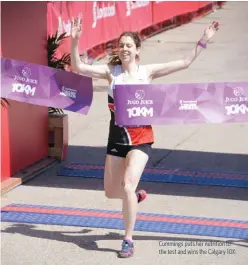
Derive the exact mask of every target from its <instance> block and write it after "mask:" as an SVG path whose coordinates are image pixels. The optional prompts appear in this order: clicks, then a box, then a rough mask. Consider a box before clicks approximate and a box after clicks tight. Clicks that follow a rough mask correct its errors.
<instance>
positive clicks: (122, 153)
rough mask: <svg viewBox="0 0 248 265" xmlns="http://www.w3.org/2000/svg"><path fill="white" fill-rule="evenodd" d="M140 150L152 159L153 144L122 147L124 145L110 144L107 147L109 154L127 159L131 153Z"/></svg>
mask: <svg viewBox="0 0 248 265" xmlns="http://www.w3.org/2000/svg"><path fill="white" fill-rule="evenodd" d="M132 150H140V151H142V152H144V153H145V154H147V155H148V157H150V155H151V152H152V143H145V144H139V145H122V144H113V143H108V145H107V154H108V155H113V156H119V157H124V158H125V157H126V156H127V154H128V152H129V151H132Z"/></svg>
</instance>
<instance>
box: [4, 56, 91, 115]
mask: <svg viewBox="0 0 248 265" xmlns="http://www.w3.org/2000/svg"><path fill="white" fill-rule="evenodd" d="M1 97H2V98H6V99H12V100H16V101H20V102H26V103H30V104H35V105H40V106H47V107H54V108H61V109H64V110H69V111H73V112H79V113H81V114H84V115H86V114H87V113H88V111H89V108H90V106H91V103H92V98H93V86H92V79H91V78H89V77H85V76H82V75H77V74H74V73H71V72H66V71H64V70H60V69H55V68H51V67H47V66H42V65H38V64H31V63H26V62H22V61H17V60H11V59H7V58H1Z"/></svg>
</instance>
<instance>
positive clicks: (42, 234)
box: [1, 224, 248, 253]
mask: <svg viewBox="0 0 248 265" xmlns="http://www.w3.org/2000/svg"><path fill="white" fill-rule="evenodd" d="M1 232H2V233H8V234H20V235H25V236H29V237H34V238H43V239H48V240H55V241H60V242H66V243H72V244H75V245H77V246H78V247H80V248H83V249H85V250H91V251H104V252H116V253H117V251H118V250H115V249H111V248H100V247H98V245H97V241H101V240H122V235H121V234H119V233H116V232H108V233H107V234H105V235H89V234H88V233H90V232H94V230H91V229H82V230H80V231H55V230H53V231H48V230H41V229H39V228H38V227H37V226H35V225H30V224H13V225H11V226H10V227H7V228H6V229H4V230H1ZM87 234H88V235H87ZM133 239H134V241H141V240H143V241H147V240H152V241H176V243H177V244H180V242H182V244H185V243H184V242H189V245H190V242H192V243H193V242H195V243H201V242H202V243H203V244H205V242H208V243H210V244H211V243H212V244H213V245H214V244H215V243H219V244H223V246H225V247H226V245H227V243H228V245H229V246H230V244H231V245H237V246H242V247H248V240H236V239H234V240H232V239H230V240H212V239H204V238H203V239H199V238H192V237H191V238H187V237H170V236H153V235H134V236H133ZM225 244H226V245H225ZM158 247H159V242H158Z"/></svg>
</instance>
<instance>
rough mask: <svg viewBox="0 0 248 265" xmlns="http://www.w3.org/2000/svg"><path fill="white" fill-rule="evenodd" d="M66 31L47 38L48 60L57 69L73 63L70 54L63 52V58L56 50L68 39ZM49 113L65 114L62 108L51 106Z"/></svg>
mask: <svg viewBox="0 0 248 265" xmlns="http://www.w3.org/2000/svg"><path fill="white" fill-rule="evenodd" d="M66 38H67V37H66V33H62V34H61V35H59V36H58V32H56V33H55V35H51V36H49V37H48V39H47V61H48V66H49V67H52V68H56V69H61V70H65V68H66V66H69V65H70V64H71V62H70V54H63V56H62V57H61V58H57V57H56V51H57V49H58V48H59V46H60V44H61V42H62V41H64V40H65V39H66ZM48 113H50V114H52V113H57V114H63V113H64V112H63V110H62V109H58V108H53V107H49V108H48Z"/></svg>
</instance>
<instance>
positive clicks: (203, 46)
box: [198, 40, 207, 49]
mask: <svg viewBox="0 0 248 265" xmlns="http://www.w3.org/2000/svg"><path fill="white" fill-rule="evenodd" d="M198 45H199V46H201V47H202V48H204V49H206V48H207V44H206V43H203V42H201V41H200V40H199V41H198Z"/></svg>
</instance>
